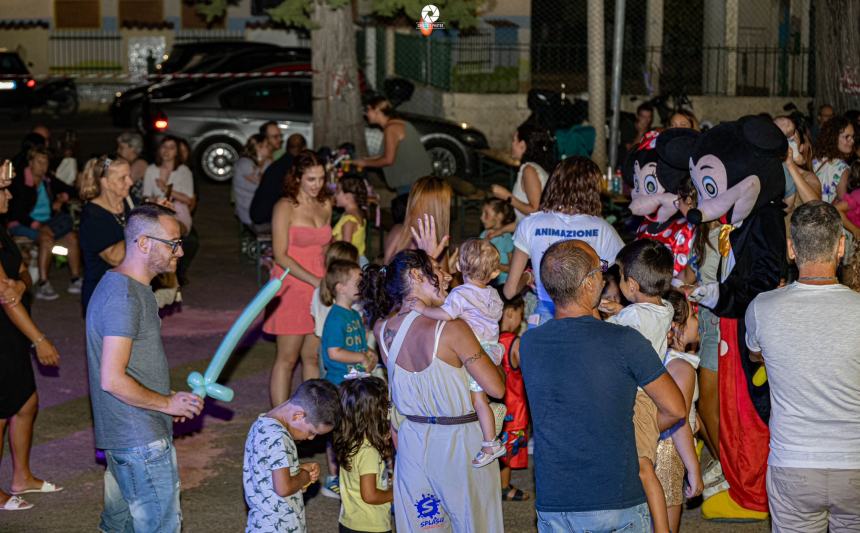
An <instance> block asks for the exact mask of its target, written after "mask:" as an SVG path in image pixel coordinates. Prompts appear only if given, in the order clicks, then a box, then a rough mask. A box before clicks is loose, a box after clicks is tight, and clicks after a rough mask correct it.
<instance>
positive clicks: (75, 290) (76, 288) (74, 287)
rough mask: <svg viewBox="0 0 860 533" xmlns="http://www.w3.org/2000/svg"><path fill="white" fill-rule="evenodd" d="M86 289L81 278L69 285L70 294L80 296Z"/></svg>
mask: <svg viewBox="0 0 860 533" xmlns="http://www.w3.org/2000/svg"><path fill="white" fill-rule="evenodd" d="M83 287H84V280H83V279H81V278H75V279H74V280H72V281H71V282H70V283H69V288H68V289H67V290H68V291H69V294H80V293H81V289H83Z"/></svg>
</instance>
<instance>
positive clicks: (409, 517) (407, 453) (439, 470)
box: [362, 250, 505, 533]
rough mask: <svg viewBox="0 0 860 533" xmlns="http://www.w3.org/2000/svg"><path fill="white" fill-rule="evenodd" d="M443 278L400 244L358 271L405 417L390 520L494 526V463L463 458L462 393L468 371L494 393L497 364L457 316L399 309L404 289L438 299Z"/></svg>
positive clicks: (473, 441) (481, 528) (466, 422)
mask: <svg viewBox="0 0 860 533" xmlns="http://www.w3.org/2000/svg"><path fill="white" fill-rule="evenodd" d="M448 281H450V277H449V276H447V275H446V274H445V273H444V272H442V271H441V270H440V269H439V267H438V265H437V264H436V263H435V262H434V261H433V260H432V259H431V258H430V257H429V256H428V255H427V253H425V252H424V251H423V250H404V251H402V252H400V253H398V254H397V255H395V256H394V259H393V260H392V261H391V263H389V264H388V265H386V266H385V267H379V266H375V265H370V266H369V267H367V269H366V270H365V274H364V278H363V280H362V301H363V305H364V310H365V313H366V314H367V318H368V321H369V323H371V324H374V323H375V327H374V334H375V335H376V338H377V339H380V340H379V341H378V342H379V346H380V351H381V355H382V360H383V361H384V362H385V364H386V366H387V368H388V379H389V383H390V386H391V395H392V402H393V404H394V406H395V407H396V408H397V411H399V412H400V413H402V415H403V417H404V418H405V419H404V420H403V422H402V423H401V424H400V425H399V428H398V429H397V431H396V440H395V442H396V443H397V461H396V463H395V467H394V468H395V470H394V508H395V518H396V522H397V530H398V531H400V532H407V531H424V530H426V529H431V528H432V529H433V530H434V531H441V532H449V531H450V532H453V531H456V532H458V533H459V532H463V533H484V532H488V531H504V524H503V520H502V504H501V494H500V492H499V468H498V463H493V464H491V465H488V466H486V467H484V468H472V465H471V459H472V454H473V452H474V450H475V449H477V448H480V446H481V440H482V437H481V428H480V425H479V424H478V417H477V415H476V414H475V409H474V407H473V406H472V401H471V398H470V396H469V376H472V377H473V378H474V379H475V381H477V382H478V384H479V385H481V387H482V388H483V389H484V390H485V391H486V392H487V394H489V395H490V396H493V397H501V396H502V395H503V394H504V390H505V387H504V383H503V381H502V377H501V374H500V373H499V371H498V369H497V368H496V367H495V366H494V365H493V363H492V361H490V358H489V357H488V356H487V354H486V353H484V351H483V350H482V349H481V346H480V344H479V343H478V341H477V339H476V337H475V335H474V333H472V330H471V329H469V326H468V325H467V324H466V323H465V322H464V321H462V320H451V321H448V322H444V321H437V320H433V319H430V318H425V317H422V316H421V315H419V314H418V313H416V312H414V311H412V312H410V311H404V310H403V308H404V307H405V306H403V303H404V302H406V301H407V300H409V299H418V300H421V301H423V302H424V303H425V304H426V305H433V306H438V305H441V304H442V303H443V302H444V300H445V295H446V294H447V290H446V288H447V285H448Z"/></svg>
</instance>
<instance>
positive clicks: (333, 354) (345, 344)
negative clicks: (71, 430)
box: [320, 259, 377, 499]
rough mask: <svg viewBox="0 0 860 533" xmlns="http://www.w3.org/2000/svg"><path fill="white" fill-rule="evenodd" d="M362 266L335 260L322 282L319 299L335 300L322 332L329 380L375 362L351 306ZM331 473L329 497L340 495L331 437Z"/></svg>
mask: <svg viewBox="0 0 860 533" xmlns="http://www.w3.org/2000/svg"><path fill="white" fill-rule="evenodd" d="M360 279H361V268H360V267H359V266H358V263H354V262H352V261H343V260H339V259H336V260H334V261H332V262H331V263H330V264H329V266H328V269H327V270H326V273H325V278H324V279H323V281H322V283H321V284H320V299H321V300H322V301H323V303H326V302H332V306H331V310H330V311H329V313H328V316H327V317H326V319H325V325H324V326H323V334H322V346H321V349H322V356H323V364H324V365H325V369H326V373H325V376H323V377H324V378H325V379H326V381H329V382H331V383H334V384H335V385H340V384H341V383H343V381H344V379H346V376H347V375H350V374H352V375H355V376H364V375H366V373H367V372H370V371H371V370H373V367H375V366H376V361H377V357H376V354H375V353H374V352H373V350H370V349H368V347H367V336H366V334H365V330H364V322H363V321H362V318H361V314H360V313H359V312H358V311H356V310H355V309H353V308H352V305H353V304H354V303H355V302H356V301H357V300H358V282H359V280H360ZM326 456H327V458H328V468H329V475H328V476H326V478H325V482H324V483H323V486H322V488H321V489H320V492H322V494H323V495H324V496H328V497H329V498H338V499H339V498H340V486H339V480H338V476H337V474H338V466H337V461H336V459H335V454H334V449H333V448H332V446H331V441H329V442H328V443H327V444H326Z"/></svg>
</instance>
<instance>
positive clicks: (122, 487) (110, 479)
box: [99, 437, 182, 533]
mask: <svg viewBox="0 0 860 533" xmlns="http://www.w3.org/2000/svg"><path fill="white" fill-rule="evenodd" d="M105 458H106V459H107V469H105V495H104V498H105V501H104V511H102V515H101V522H100V524H99V529H100V530H101V531H103V532H104V533H126V532H128V533H131V532H134V533H142V532H146V533H149V532H152V533H156V532H179V530H180V529H181V526H182V511H181V510H180V508H179V469H178V466H177V464H176V449H175V448H174V447H173V442H172V441H171V439H170V438H167V437H166V438H163V439H159V440H157V441H153V442H150V443H149V444H147V445H144V446H138V447H135V448H122V449H113V450H105Z"/></svg>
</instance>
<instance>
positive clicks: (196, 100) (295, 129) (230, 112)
mask: <svg viewBox="0 0 860 533" xmlns="http://www.w3.org/2000/svg"><path fill="white" fill-rule="evenodd" d="M311 101H312V98H311V79H310V77H309V76H301V77H298V76H297V77H283V78H268V79H238V80H227V81H222V82H219V83H215V84H211V85H208V86H205V87H203V88H200V89H198V90H197V91H196V92H192V93H190V94H186V95H181V96H179V97H176V96H174V97H172V98H164V99H158V98H151V99H150V101H149V103H148V105H147V106H146V107H145V112H144V115H145V119H144V120H143V123H144V127H145V131H146V132H147V133H148V134H150V135H151V136H154V137H156V138H157V137H159V136H161V135H165V134H171V135H177V136H180V137H184V138H185V139H187V140H188V142H189V144H190V145H191V149H192V152H193V163H194V165H195V169H196V170H197V171H198V172H200V173H201V174H203V175H204V176H206V177H208V178H210V179H213V180H216V181H227V180H229V179H231V178H232V176H233V164H234V163H235V162H236V160H237V159H238V158H239V156H240V154H241V151H242V146H243V145H244V143H245V141H246V140H247V139H248V137H249V136H251V135H252V134H254V133H256V132H257V130H258V128H259V127H260V125H262V124H263V123H264V122H266V121H268V120H274V121H276V122H278V124H279V126H280V127H281V129H282V130H283V133H284V138H286V137H287V136H289V135H290V134H292V133H300V134H302V135H303V136H304V137H305V138H306V139H307V141H308V144H309V145H311V146H312V145H313V123H312V122H313V117H312V105H311ZM401 116H403V118H404V119H405V120H408V121H409V122H411V123H412V124H413V125H414V126H415V128H416V129H417V130H418V132H419V133H420V134H421V141H422V142H423V143H424V147H425V148H426V149H427V151H428V152H429V153H430V156H431V159H432V161H433V166H434V169H435V172H436V174H438V175H441V176H449V175H450V176H460V177H469V176H471V175H473V174H474V173H475V172H476V170H477V168H476V167H477V164H476V159H477V157H476V154H475V151H476V150H478V149H481V148H487V146H488V145H487V139H486V137H485V136H484V134H483V133H481V132H480V131H478V130H477V129H475V128H471V127H469V126H468V125H466V124H457V123H454V122H451V121H447V120H443V119H438V118H434V117H428V116H423V115H415V114H410V113H401ZM365 135H366V140H367V147H368V151H369V152H370V153H371V154H377V153H381V152H382V131H381V130H379V129H378V128H372V127H368V128H366V129H365Z"/></svg>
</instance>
